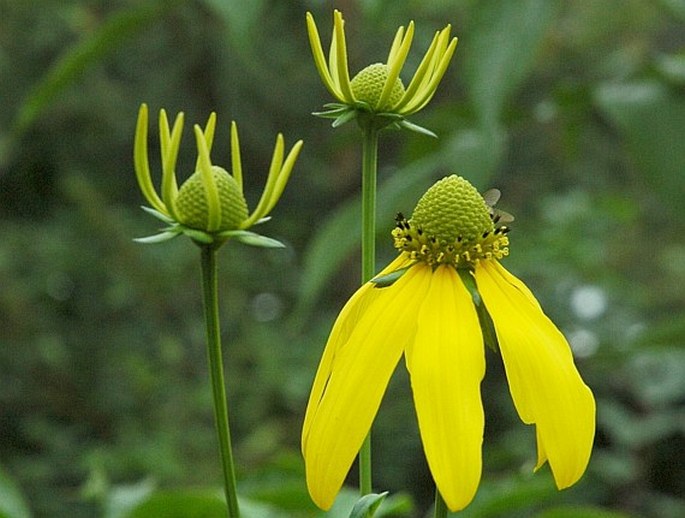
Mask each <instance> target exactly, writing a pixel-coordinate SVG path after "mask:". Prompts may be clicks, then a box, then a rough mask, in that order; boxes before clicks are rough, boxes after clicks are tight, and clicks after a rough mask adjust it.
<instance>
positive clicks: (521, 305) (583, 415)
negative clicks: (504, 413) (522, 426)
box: [475, 261, 595, 489]
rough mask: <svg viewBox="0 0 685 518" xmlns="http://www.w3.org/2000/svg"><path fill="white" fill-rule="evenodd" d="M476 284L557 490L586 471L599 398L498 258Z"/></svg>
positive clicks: (483, 268) (480, 270)
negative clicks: (594, 394)
mask: <svg viewBox="0 0 685 518" xmlns="http://www.w3.org/2000/svg"><path fill="white" fill-rule="evenodd" d="M475 277H476V283H477V285H478V291H479V292H480V294H481V296H482V298H483V301H484V303H485V306H486V307H487V309H488V312H489V313H490V316H491V317H492V320H493V323H494V325H495V331H496V333H497V339H498V341H499V345H500V350H501V352H502V358H503V360H504V366H505V369H506V373H507V378H508V380H509V389H510V391H511V395H512V398H513V400H514V405H515V406H516V410H517V411H518V413H519V416H521V419H522V420H523V421H524V422H525V423H528V424H535V425H536V435H537V441H538V463H537V466H536V469H537V468H539V467H540V466H541V465H542V464H544V463H545V461H546V460H548V461H549V464H550V467H551V468H552V473H553V475H554V480H555V482H556V485H557V487H558V488H559V489H563V488H565V487H568V486H570V485H572V484H574V483H575V482H576V481H577V480H578V479H579V478H580V477H581V476H582V475H583V473H584V472H585V468H586V466H587V463H588V461H589V459H590V452H591V450H592V443H593V439H594V433H595V400H594V397H593V395H592V392H591V391H590V389H589V388H588V387H587V385H585V383H584V382H583V380H582V379H581V377H580V375H579V373H578V371H577V369H576V367H575V365H574V363H573V355H572V353H571V348H570V347H569V344H568V342H567V341H566V339H565V338H564V336H563V335H562V334H561V332H560V331H559V330H558V329H557V328H556V326H555V325H554V324H553V323H552V321H551V320H550V319H549V318H548V317H547V316H546V315H545V314H544V313H543V312H542V309H541V308H540V305H539V304H538V303H537V301H536V300H535V298H534V297H533V294H532V293H531V292H530V290H529V289H528V288H527V287H526V286H525V285H524V284H523V283H522V282H521V281H520V280H519V279H517V278H516V277H514V276H513V275H512V274H510V273H509V272H508V271H507V270H505V269H504V267H503V266H502V265H500V264H499V262H497V261H481V263H479V264H478V266H477V267H476V270H475Z"/></svg>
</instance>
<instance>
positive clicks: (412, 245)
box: [393, 175, 509, 268]
mask: <svg viewBox="0 0 685 518" xmlns="http://www.w3.org/2000/svg"><path fill="white" fill-rule="evenodd" d="M508 231H509V229H508V228H507V227H505V226H499V227H495V223H494V221H493V213H492V209H491V208H490V207H489V206H488V205H487V203H485V200H484V199H483V197H482V196H481V195H480V194H479V193H478V191H477V190H476V188H475V187H473V185H471V184H470V183H469V182H468V181H467V180H465V179H464V178H462V177H460V176H457V175H452V176H448V177H446V178H443V179H442V180H440V181H438V182H436V183H435V184H434V185H433V186H432V187H431V188H430V189H428V191H426V193H425V194H424V195H423V196H422V197H421V199H420V200H419V202H418V203H417V204H416V208H415V209H414V213H413V214H412V217H411V219H410V220H409V221H407V220H406V219H405V218H404V216H402V215H401V214H399V215H398V217H397V227H396V228H395V230H394V231H393V237H394V239H395V247H396V248H397V249H399V250H403V251H406V252H409V253H410V254H411V255H412V257H413V258H414V259H416V260H417V261H423V262H426V263H428V264H431V265H438V264H452V265H453V266H455V267H457V268H469V267H473V265H475V263H477V262H478V261H479V260H481V259H492V258H495V259H501V258H502V257H503V256H505V255H507V254H508V253H509V250H508V248H507V245H508V244H509V239H508V238H507V237H506V235H505V234H506V233H507V232H508Z"/></svg>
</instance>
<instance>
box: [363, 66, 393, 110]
mask: <svg viewBox="0 0 685 518" xmlns="http://www.w3.org/2000/svg"><path fill="white" fill-rule="evenodd" d="M388 70H389V68H388V65H385V64H383V63H376V64H374V65H369V66H368V67H366V68H364V69H362V70H361V71H360V72H359V73H358V74H357V75H356V76H354V78H353V79H352V81H351V82H350V86H351V87H352V93H353V94H354V97H355V99H357V100H358V101H364V102H365V103H368V105H369V106H371V108H372V109H373V110H375V111H382V110H385V109H389V108H391V107H392V106H394V105H395V104H397V103H398V102H399V101H400V99H402V96H403V95H404V85H403V84H402V81H401V80H400V78H399V77H398V78H397V79H396V80H395V84H394V85H393V87H392V91H391V92H390V98H389V99H388V101H387V102H386V103H384V104H383V106H378V101H379V100H380V98H381V93H383V87H384V86H385V82H386V81H387V79H388Z"/></svg>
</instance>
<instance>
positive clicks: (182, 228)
mask: <svg viewBox="0 0 685 518" xmlns="http://www.w3.org/2000/svg"><path fill="white" fill-rule="evenodd" d="M215 128H216V114H214V113H212V114H211V115H210V117H209V119H208V120H207V124H206V126H205V129H204V131H203V130H202V129H201V128H200V126H198V125H197V124H196V125H195V126H194V128H193V130H194V134H195V141H196V145H197V152H198V158H197V164H196V171H195V173H194V174H192V175H191V176H190V177H189V178H188V179H187V180H185V182H184V183H183V184H182V185H181V187H180V188H179V187H178V183H177V180H176V159H177V157H178V151H179V147H180V144H181V134H182V132H183V113H179V114H178V115H177V116H176V119H175V121H174V125H173V128H170V127H169V121H168V119H167V115H166V112H165V111H164V110H161V111H160V113H159V134H160V149H161V162H162V185H161V196H160V195H159V194H158V193H157V191H156V190H155V188H154V186H153V184H152V177H151V175H150V166H149V161H148V149H147V129H148V109H147V105H145V104H143V105H141V107H140V110H139V112H138V122H137V125H136V136H135V146H134V165H135V170H136V177H137V179H138V185H139V186H140V190H141V191H142V193H143V195H144V196H145V198H146V199H147V201H148V202H149V203H150V205H151V207H149V208H148V207H143V208H144V209H145V210H147V212H149V213H151V214H152V215H154V216H155V217H157V218H159V219H161V220H162V221H164V222H165V223H167V224H168V225H169V226H168V227H166V228H165V229H163V231H162V232H161V233H159V234H156V235H154V236H151V237H148V238H142V239H139V240H138V241H141V242H146V243H154V242H159V241H164V240H166V239H171V238H173V237H176V236H177V235H179V234H186V235H188V236H189V237H191V238H192V239H193V240H195V241H197V242H199V243H201V244H209V243H217V244H220V243H222V242H223V241H225V240H226V239H228V238H234V239H237V240H239V241H242V242H245V243H247V244H251V245H256V246H279V245H280V243H278V242H277V241H275V240H272V239H269V238H265V237H264V236H259V235H258V234H255V233H253V232H248V231H247V229H248V228H250V227H252V226H253V225H255V224H258V223H260V222H262V221H266V220H267V219H268V215H269V213H270V212H271V210H272V209H273V208H274V206H275V205H276V203H277V202H278V200H279V199H280V197H281V194H282V193H283V190H284V189H285V186H286V184H287V182H288V179H289V177H290V173H291V172H292V169H293V166H294V165H295V161H296V160H297V156H298V155H299V153H300V149H301V148H302V141H301V140H300V141H298V142H296V143H295V145H294V146H293V147H292V149H291V150H290V152H289V153H288V156H287V157H284V148H285V144H284V140H283V135H281V134H280V133H279V134H278V136H277V138H276V145H275V148H274V152H273V158H272V160H271V166H270V168H269V174H268V177H267V180H266V185H265V187H264V191H263V192H262V196H261V199H260V200H259V203H257V206H256V208H255V209H254V211H252V213H251V214H248V209H247V202H246V201H245V197H244V195H243V173H242V164H241V159H240V143H239V140H238V127H237V125H236V123H235V122H232V123H231V168H232V170H233V174H232V175H231V174H230V173H229V172H228V171H226V170H225V169H224V168H222V167H219V166H217V165H214V164H212V161H211V158H210V152H211V149H212V143H213V142H214V130H215Z"/></svg>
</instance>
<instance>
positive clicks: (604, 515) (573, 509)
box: [536, 505, 630, 518]
mask: <svg viewBox="0 0 685 518" xmlns="http://www.w3.org/2000/svg"><path fill="white" fill-rule="evenodd" d="M536 517H537V518H630V516H629V515H627V514H625V513H619V512H617V511H609V510H608V509H602V508H601V507H579V506H573V505H566V506H563V507H555V508H553V509H547V510H545V511H543V512H541V513H539V514H537V515H536Z"/></svg>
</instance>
